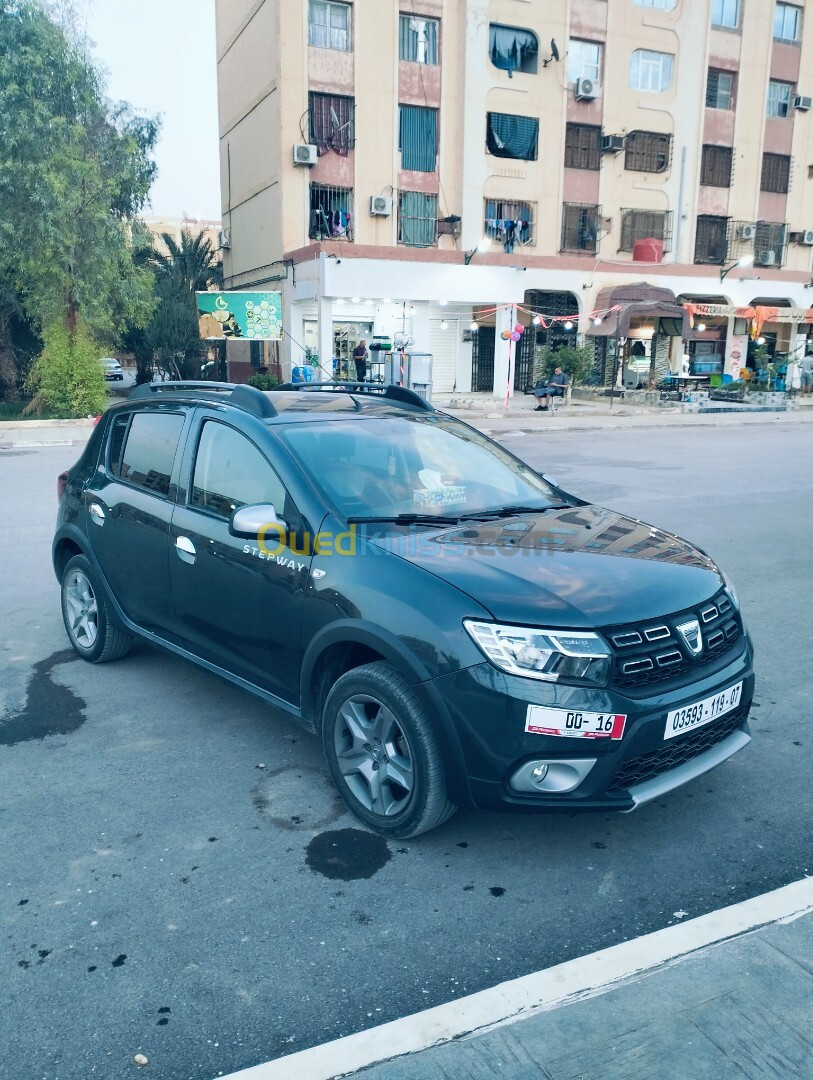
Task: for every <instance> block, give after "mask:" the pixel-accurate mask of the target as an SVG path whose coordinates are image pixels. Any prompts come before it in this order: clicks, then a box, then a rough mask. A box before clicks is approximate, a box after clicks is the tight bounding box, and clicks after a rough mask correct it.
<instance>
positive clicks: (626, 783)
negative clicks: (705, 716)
mask: <svg viewBox="0 0 813 1080" xmlns="http://www.w3.org/2000/svg"><path fill="white" fill-rule="evenodd" d="M749 704H750V703H749ZM748 708H749V705H740V706H739V708H736V709H732V710H731V712H730V713H727V714H726V715H725V716H721V717H720V719H719V720H717V721H713V722H712V723H710V724H706V725H705V726H704V727H702V728H700V729H699V730H697V731H693V732H687V733H686V734H685V735H678V736H677V738H675V739H670V740H669V742H667V743H664V745H663V746H661V747H660V748H659V749H657V750H653V751H651V752H650V753H648V754H640V755H639V756H638V757H634V758H629V759H628V760H627V761H625V762H623V763H622V764H621V765H620V766H619V768H618V770H617V772H616V773H615V775H614V776H613V778H612V780H611V781H610V784H609V788H610V790H611V791H615V790H617V789H621V788H624V789H626V788H630V787H632V786H633V785H635V784H640V783H642V782H643V781H644V780H651V779H652V778H653V777H654V776H660V775H661V773H665V772H668V771H669V770H670V769H674V768H676V767H677V766H678V765H682V764H683V762H684V761H691V759H692V758H695V757H697V755H698V754H702V753H703V751H704V750H708V749H709V748H710V747H712V746H716V745H717V743H719V742H722V741H723V739H725V738H726V737H727V736H728V735H731V734H732V732H734V731H736V730H737V728H738V727H740V726H741V724H742V722H743V720H744V719H745V718H746V716H747V715H748Z"/></svg>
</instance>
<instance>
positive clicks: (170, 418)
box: [110, 412, 184, 495]
mask: <svg viewBox="0 0 813 1080" xmlns="http://www.w3.org/2000/svg"><path fill="white" fill-rule="evenodd" d="M119 420H122V421H124V420H125V418H124V417H117V418H116V420H115V421H114V424H113V430H112V432H111V442H110V467H111V470H113V471H114V472H116V475H118V476H119V477H121V479H122V480H126V481H127V482H128V483H130V484H136V485H137V486H138V487H142V488H146V489H147V490H148V491H154V492H155V493H156V494H157V495H168V494H169V481H170V477H171V476H172V466H173V463H174V461H175V454H176V453H177V450H178V443H179V441H180V438H181V431H182V430H183V423H184V418H183V416H181V415H180V414H179V413H166V412H161V413H151V412H137V413H134V414H133V418H132V421H131V423H130V429H129V431H128V432H127V438H126V442H125V443H124V449H123V451H121V453H120V458H119V459H116V458H114V456H113V455H114V450H115V446H116V440H117V439H119V440H120V439H122V438H123V437H124V432H123V430H122V431H121V432H117V424H118V423H119Z"/></svg>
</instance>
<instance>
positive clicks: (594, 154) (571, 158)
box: [565, 124, 601, 170]
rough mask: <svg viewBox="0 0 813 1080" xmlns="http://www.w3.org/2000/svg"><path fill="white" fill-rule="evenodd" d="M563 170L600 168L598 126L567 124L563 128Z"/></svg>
mask: <svg viewBox="0 0 813 1080" xmlns="http://www.w3.org/2000/svg"><path fill="white" fill-rule="evenodd" d="M565 168H566V169H593V170H597V169H600V168H601V127H600V125H599V124H568V125H567V126H566V128H565Z"/></svg>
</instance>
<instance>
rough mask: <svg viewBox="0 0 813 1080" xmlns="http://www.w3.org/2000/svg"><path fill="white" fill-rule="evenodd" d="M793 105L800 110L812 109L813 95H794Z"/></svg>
mask: <svg viewBox="0 0 813 1080" xmlns="http://www.w3.org/2000/svg"><path fill="white" fill-rule="evenodd" d="M793 107H794V109H799V110H800V112H807V110H808V109H813V97H795V98H794V99H793Z"/></svg>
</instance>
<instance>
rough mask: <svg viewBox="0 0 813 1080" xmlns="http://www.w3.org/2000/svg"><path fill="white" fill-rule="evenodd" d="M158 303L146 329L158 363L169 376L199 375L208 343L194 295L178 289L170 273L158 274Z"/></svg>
mask: <svg viewBox="0 0 813 1080" xmlns="http://www.w3.org/2000/svg"><path fill="white" fill-rule="evenodd" d="M155 294H156V299H157V304H156V307H155V311H154V312H153V316H152V319H151V321H150V324H149V326H148V327H147V329H146V333H145V344H146V346H147V347H148V348H149V349H150V350H151V352H152V354H153V356H154V358H155V363H156V366H157V367H158V369H159V370H160V371H162V372H163V373H164V374H165V375H166V376H167V377H168V378H173V379H198V378H200V368H201V364H202V363H203V358H204V355H205V345H204V342H203V340H202V339H201V336H200V330H199V328H198V312H197V308H196V307H195V296H194V294H193V293H191V292H189V290H182V291H179V290H178V287H177V282H175V281H174V280H173V279H172V277H170V276H169V275H167V276H164V277H159V279H158V281H157V283H156V289H155Z"/></svg>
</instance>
